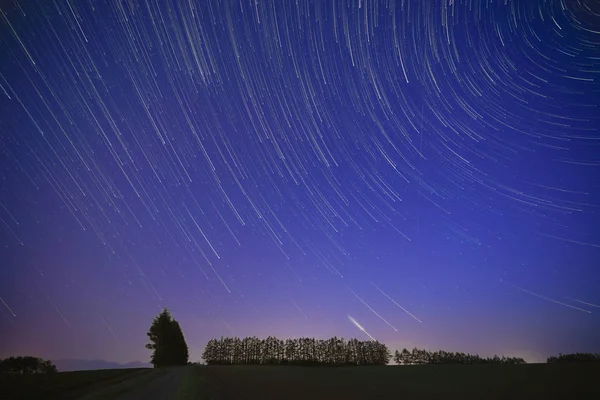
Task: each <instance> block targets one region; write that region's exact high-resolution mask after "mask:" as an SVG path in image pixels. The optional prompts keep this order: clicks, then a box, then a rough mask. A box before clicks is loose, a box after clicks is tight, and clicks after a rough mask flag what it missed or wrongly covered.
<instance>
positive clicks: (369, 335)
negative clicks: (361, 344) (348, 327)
mask: <svg viewBox="0 0 600 400" xmlns="http://www.w3.org/2000/svg"><path fill="white" fill-rule="evenodd" d="M348 319H349V320H350V322H352V323H353V324H354V325H355V326H356V327H357V328H358V329H360V330H361V331H363V332H364V333H365V334H366V335H367V336H368V337H370V338H371V340H373V341H375V342H376V341H377V339H375V338H374V337H373V336H371V334H370V333H369V332H367V331H366V330H365V328H363V327H362V325H361V324H359V323H358V321H357V320H355V319H354V318H352V316H351V315H348Z"/></svg>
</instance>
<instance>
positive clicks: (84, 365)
mask: <svg viewBox="0 0 600 400" xmlns="http://www.w3.org/2000/svg"><path fill="white" fill-rule="evenodd" d="M52 362H53V363H54V365H56V368H57V369H58V370H59V371H87V370H95V369H124V368H152V364H149V363H145V362H141V361H133V362H130V363H127V364H119V363H116V362H111V361H105V360H77V359H65V360H52Z"/></svg>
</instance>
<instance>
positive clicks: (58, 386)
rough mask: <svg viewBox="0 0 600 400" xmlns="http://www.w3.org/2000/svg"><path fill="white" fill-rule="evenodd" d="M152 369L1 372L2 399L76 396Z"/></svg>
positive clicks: (0, 397) (64, 398)
mask: <svg viewBox="0 0 600 400" xmlns="http://www.w3.org/2000/svg"><path fill="white" fill-rule="evenodd" d="M150 371H152V370H151V369H148V368H136V369H103V370H96V371H72V372H59V373H58V374H54V375H30V376H26V375H21V376H19V375H0V399H3V400H5V399H6V400H13V399H22V400H29V399H32V400H33V399H48V400H54V399H56V400H59V399H60V400H70V399H77V398H80V397H82V396H83V395H85V394H86V393H89V392H91V391H94V390H98V389H99V388H102V387H106V386H111V385H114V384H118V383H120V382H124V381H128V380H130V379H132V378H133V377H137V376H138V375H143V374H147V373H149V372H150Z"/></svg>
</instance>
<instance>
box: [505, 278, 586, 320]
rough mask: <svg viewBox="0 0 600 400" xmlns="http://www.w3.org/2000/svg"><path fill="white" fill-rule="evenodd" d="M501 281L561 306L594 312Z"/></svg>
mask: <svg viewBox="0 0 600 400" xmlns="http://www.w3.org/2000/svg"><path fill="white" fill-rule="evenodd" d="M500 282H502V283H505V284H507V285H509V286H512V287H514V288H515V289H519V290H520V291H522V292H525V293H529V294H531V295H533V296H536V297H539V298H541V299H544V300H548V301H551V302H553V303H556V304H560V305H561V306H565V307H569V308H572V309H574V310H578V311H583V312H585V313H588V314H591V313H592V312H591V311H589V310H584V309H583V308H579V307H575V306H572V305H570V304H567V303H563V302H562V301H558V300H554V299H550V298H548V297H546V296H542V295H541V294H537V293H534V292H532V291H529V290H527V289H523V288H522V287H519V286H516V285H513V284H511V283H508V282H505V281H503V280H502V279H500Z"/></svg>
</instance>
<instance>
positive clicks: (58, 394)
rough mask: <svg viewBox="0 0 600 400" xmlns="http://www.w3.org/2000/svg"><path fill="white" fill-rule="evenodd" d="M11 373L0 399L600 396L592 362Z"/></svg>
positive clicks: (0, 381)
mask: <svg viewBox="0 0 600 400" xmlns="http://www.w3.org/2000/svg"><path fill="white" fill-rule="evenodd" d="M16 378H18V379H15V377H11V378H10V379H7V377H6V376H5V377H2V378H0V388H1V392H0V399H64V400H70V399H86V400H87V399H134V400H135V399H140V400H141V399H144V400H152V399H161V400H163V399H167V398H170V399H175V400H183V399H213V400H244V399H286V400H287V399H289V400H296V399H309V400H317V399H329V400H330V399H346V400H347V399H360V400H371V399H600V366H599V365H594V364H587V365H585V364H573V365H549V364H529V365H422V366H391V367H338V368H331V367H294V366H210V367H205V366H194V367H191V366H190V367H179V368H171V369H161V370H156V369H155V370H151V369H150V370H149V369H133V370H101V371H81V372H61V373H59V374H57V375H55V376H53V377H51V376H36V377H16ZM9 393H12V395H9Z"/></svg>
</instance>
